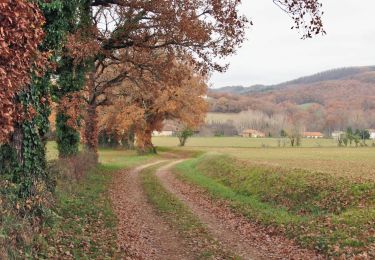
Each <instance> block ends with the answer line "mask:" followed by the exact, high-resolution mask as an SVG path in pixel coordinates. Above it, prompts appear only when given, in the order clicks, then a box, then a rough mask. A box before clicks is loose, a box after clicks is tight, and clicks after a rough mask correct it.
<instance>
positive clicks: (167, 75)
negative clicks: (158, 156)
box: [99, 55, 207, 153]
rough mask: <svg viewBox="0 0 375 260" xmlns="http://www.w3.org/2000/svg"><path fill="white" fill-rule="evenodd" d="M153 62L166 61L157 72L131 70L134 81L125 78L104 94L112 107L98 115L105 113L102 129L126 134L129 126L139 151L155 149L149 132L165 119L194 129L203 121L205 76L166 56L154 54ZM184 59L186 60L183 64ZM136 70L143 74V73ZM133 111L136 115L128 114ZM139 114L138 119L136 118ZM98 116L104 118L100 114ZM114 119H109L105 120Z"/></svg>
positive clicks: (145, 151)
mask: <svg viewBox="0 0 375 260" xmlns="http://www.w3.org/2000/svg"><path fill="white" fill-rule="evenodd" d="M154 60H155V62H156V63H159V62H161V61H160V60H165V61H167V62H165V63H163V64H164V65H165V66H158V67H160V68H162V69H160V70H159V71H158V73H157V74H155V73H153V72H154V71H155V70H153V71H141V72H140V71H138V70H136V71H133V73H134V74H131V76H132V78H134V80H130V79H127V80H124V81H123V82H122V84H121V86H120V87H118V88H114V89H112V92H110V93H106V97H105V98H106V100H107V101H106V102H107V103H108V102H109V103H112V104H114V105H112V106H111V107H113V108H108V109H107V108H105V106H103V107H102V108H101V109H100V110H99V111H104V112H100V115H111V116H107V120H102V119H100V121H101V122H102V123H101V125H102V126H103V127H104V129H113V128H117V129H118V130H119V131H117V132H120V131H122V132H123V133H126V131H127V129H128V128H129V127H130V126H132V127H133V129H132V130H134V132H135V135H136V139H137V149H138V150H139V151H140V152H141V153H147V152H150V151H151V152H155V148H154V146H153V145H152V141H151V137H152V132H153V131H155V130H161V129H162V127H163V122H164V120H166V119H175V120H177V121H178V122H180V123H181V124H183V125H185V126H186V127H190V128H194V127H196V126H198V125H199V124H200V123H201V122H203V120H204V116H205V112H206V111H207V104H206V102H205V100H204V96H205V95H206V92H207V84H206V77H204V76H200V75H199V74H197V73H195V72H194V69H193V67H191V65H189V63H188V62H187V61H188V60H189V59H188V57H186V59H184V62H182V61H177V60H171V59H170V58H169V57H165V56H163V55H157V56H156V57H155V59H154ZM186 62H187V63H186ZM138 73H142V76H141V75H139V74H138ZM126 110H127V111H129V112H135V111H139V113H137V115H138V116H137V117H133V118H132V116H131V113H124V111H126ZM139 116H141V118H140V117H139ZM101 118H103V117H102V116H101ZM110 118H113V119H112V120H108V119H110Z"/></svg>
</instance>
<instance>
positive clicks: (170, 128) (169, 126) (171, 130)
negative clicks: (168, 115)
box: [152, 121, 178, 136]
mask: <svg viewBox="0 0 375 260" xmlns="http://www.w3.org/2000/svg"><path fill="white" fill-rule="evenodd" d="M177 131H178V124H176V123H175V122H173V121H165V122H164V126H163V128H162V130H161V131H154V132H152V136H175V135H176V132H177Z"/></svg>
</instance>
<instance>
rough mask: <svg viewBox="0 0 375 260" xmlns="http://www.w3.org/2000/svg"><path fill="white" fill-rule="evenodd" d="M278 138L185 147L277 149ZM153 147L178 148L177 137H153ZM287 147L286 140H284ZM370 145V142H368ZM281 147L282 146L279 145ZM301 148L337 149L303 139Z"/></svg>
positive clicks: (209, 140)
mask: <svg viewBox="0 0 375 260" xmlns="http://www.w3.org/2000/svg"><path fill="white" fill-rule="evenodd" d="M278 140H280V139H278V138H243V137H192V138H189V139H188V141H187V143H186V146H187V147H236V148H261V147H263V148H267V147H278ZM152 141H153V143H154V145H156V146H164V147H176V146H178V139H177V137H153V139H152ZM284 141H285V142H286V146H289V142H288V140H287V139H284ZM369 143H370V142H369ZM281 146H282V145H281ZM302 147H337V143H336V141H335V140H333V139H303V140H302Z"/></svg>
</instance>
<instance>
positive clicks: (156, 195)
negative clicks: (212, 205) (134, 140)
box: [142, 166, 236, 259]
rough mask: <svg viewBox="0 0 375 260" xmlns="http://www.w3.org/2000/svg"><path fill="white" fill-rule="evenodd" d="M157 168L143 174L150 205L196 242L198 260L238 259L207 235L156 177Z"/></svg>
mask: <svg viewBox="0 0 375 260" xmlns="http://www.w3.org/2000/svg"><path fill="white" fill-rule="evenodd" d="M156 169H157V166H155V167H151V168H148V169H146V170H144V171H143V172H142V185H143V188H144V190H145V192H146V195H147V198H148V200H149V201H150V203H151V204H152V205H153V206H154V207H155V208H156V210H157V211H158V213H159V214H160V215H161V216H162V217H163V218H164V219H165V220H166V221H167V223H168V224H169V225H171V226H172V227H173V228H175V229H177V230H178V231H179V233H180V235H181V237H182V238H183V239H184V240H185V241H188V243H190V244H191V242H192V241H195V243H194V244H195V245H194V247H196V248H193V251H195V253H196V254H197V255H196V257H197V259H212V258H215V257H219V258H220V259H222V258H224V259H236V257H234V256H233V255H230V254H228V253H227V252H225V251H224V250H222V249H221V248H220V247H219V246H218V243H217V242H216V241H215V240H214V239H213V238H212V237H211V236H210V235H209V234H208V233H207V231H206V229H205V227H204V225H203V224H202V223H201V222H200V221H199V219H198V218H197V217H196V216H194V214H193V213H192V212H191V211H190V210H189V209H188V208H187V206H186V205H184V204H183V203H182V202H181V201H180V200H179V199H177V198H176V197H175V196H174V195H173V194H171V193H169V192H168V191H167V190H166V189H165V188H164V187H163V185H162V184H161V183H160V181H159V180H158V178H157V177H156V176H155V175H154V173H155V170H156Z"/></svg>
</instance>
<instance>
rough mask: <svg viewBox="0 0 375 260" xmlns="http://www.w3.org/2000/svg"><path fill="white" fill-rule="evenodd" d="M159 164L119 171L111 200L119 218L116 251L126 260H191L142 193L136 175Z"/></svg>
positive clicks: (174, 232) (173, 233)
mask: <svg viewBox="0 0 375 260" xmlns="http://www.w3.org/2000/svg"><path fill="white" fill-rule="evenodd" d="M161 162H162V161H158V162H154V163H150V164H147V165H143V166H141V167H138V168H136V169H134V170H131V171H126V170H124V171H121V172H119V173H118V175H117V176H116V178H115V179H114V184H113V186H112V189H111V200H112V205H113V208H114V211H115V213H116V215H117V216H118V221H119V222H118V247H119V250H121V252H126V255H127V259H163V260H167V259H192V258H191V257H190V256H189V253H188V252H185V251H184V249H185V247H184V245H183V242H182V241H181V239H180V238H179V236H178V234H177V233H176V231H174V230H171V228H170V227H169V226H168V225H167V224H166V223H165V222H164V221H163V219H162V218H161V217H159V216H158V215H157V214H156V213H155V212H154V210H153V208H152V206H151V205H150V204H149V203H148V202H147V198H146V196H145V194H144V193H143V191H142V186H141V181H140V178H139V176H138V175H139V172H140V171H142V170H143V169H145V168H147V167H151V166H153V165H156V164H158V163H161Z"/></svg>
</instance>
